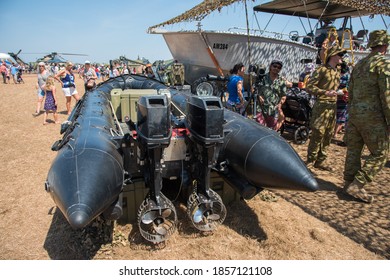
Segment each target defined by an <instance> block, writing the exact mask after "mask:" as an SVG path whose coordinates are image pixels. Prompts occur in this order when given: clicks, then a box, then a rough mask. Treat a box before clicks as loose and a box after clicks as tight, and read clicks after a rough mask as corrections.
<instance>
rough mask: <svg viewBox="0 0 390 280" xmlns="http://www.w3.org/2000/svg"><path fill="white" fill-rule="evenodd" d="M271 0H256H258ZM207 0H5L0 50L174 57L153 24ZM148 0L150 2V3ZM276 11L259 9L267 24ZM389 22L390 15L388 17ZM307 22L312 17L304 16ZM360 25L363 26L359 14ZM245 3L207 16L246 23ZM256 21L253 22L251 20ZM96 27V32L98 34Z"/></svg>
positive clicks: (278, 24) (210, 22)
mask: <svg viewBox="0 0 390 280" xmlns="http://www.w3.org/2000/svg"><path fill="white" fill-rule="evenodd" d="M267 1H268V0H262V1H256V4H259V3H262V2H263V3H264V2H267ZM201 2H202V0H150V1H148V0H126V1H125V0H104V1H103V0H66V1H53V0H34V1H31V0H0V11H1V22H2V24H1V25H0V35H1V38H2V39H1V41H0V52H17V51H18V50H19V49H22V52H21V54H20V57H21V58H22V59H24V60H25V61H26V62H31V61H35V60H36V59H37V58H39V57H42V56H43V55H41V54H27V53H43V54H47V53H51V52H58V53H61V52H62V53H80V54H87V55H88V56H87V57H82V56H64V57H65V58H66V59H70V60H72V61H74V62H80V63H81V62H83V61H84V60H86V59H88V60H90V61H92V62H99V63H106V62H108V61H109V60H110V59H115V58H118V57H119V56H121V55H125V56H126V57H128V58H131V59H136V58H137V57H138V56H139V57H145V58H147V59H149V60H150V61H151V62H153V61H155V60H157V59H170V58H171V54H170V52H169V49H168V47H167V46H166V44H165V41H164V39H163V37H162V35H157V34H147V32H146V31H147V29H148V27H150V26H153V25H155V24H158V23H161V22H163V21H166V20H168V19H170V18H172V17H174V16H176V15H179V14H181V13H183V12H184V11H186V10H189V9H190V8H192V7H194V6H196V5H197V4H199V3H201ZM146 3H147V4H146ZM252 7H253V4H252V3H251V2H250V3H248V10H249V12H248V14H249V19H250V21H251V22H255V21H252V20H253V12H252ZM270 16H271V15H269V14H264V13H257V19H258V21H259V23H260V27H262V28H264V27H265V25H266V23H267V21H268V19H269V17H270ZM288 18H289V17H283V18H279V17H274V18H273V20H272V21H271V24H270V25H269V27H268V29H270V30H273V31H283V32H284V33H289V32H290V31H291V30H296V31H298V32H299V34H302V35H303V34H304V33H305V32H304V30H303V28H302V27H301V24H300V23H299V20H297V19H296V18H295V19H294V18H292V19H288ZM384 19H385V22H386V24H387V25H389V24H390V17H385V18H384ZM303 21H304V23H305V24H306V23H307V21H305V20H303ZM355 22H356V23H357V27H356V28H355V31H357V30H359V29H362V27H361V24H360V20H359V19H356V20H355ZM245 23H246V20H245V9H244V5H243V4H233V5H231V6H229V7H225V8H223V9H222V10H221V12H220V13H219V12H213V13H211V14H210V15H209V16H208V17H206V18H205V20H203V22H202V25H203V26H202V28H203V29H207V30H213V29H219V30H227V29H228V28H229V27H233V26H234V27H245ZM364 23H365V27H366V29H368V30H374V29H385V27H384V26H385V25H384V24H383V21H382V19H381V18H380V17H376V18H375V19H374V20H371V21H370V20H368V19H365V20H364ZM196 24H197V23H196V22H190V23H181V24H176V25H173V26H168V27H165V28H166V29H168V30H181V29H184V30H189V29H196ZM251 26H252V24H251ZM95 33H97V36H95V35H94V34H95Z"/></svg>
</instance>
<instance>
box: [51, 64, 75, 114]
mask: <svg viewBox="0 0 390 280" xmlns="http://www.w3.org/2000/svg"><path fill="white" fill-rule="evenodd" d="M72 68H73V63H72V62H70V61H68V62H67V63H66V64H65V69H63V70H61V71H59V72H58V73H57V75H55V77H54V78H55V79H56V80H57V81H59V82H60V83H61V87H62V91H63V92H64V95H65V99H66V110H67V113H68V115H70V112H71V102H72V96H73V98H74V99H75V100H76V101H78V100H79V99H80V97H79V93H78V92H77V89H76V84H75V80H74V74H73V72H72Z"/></svg>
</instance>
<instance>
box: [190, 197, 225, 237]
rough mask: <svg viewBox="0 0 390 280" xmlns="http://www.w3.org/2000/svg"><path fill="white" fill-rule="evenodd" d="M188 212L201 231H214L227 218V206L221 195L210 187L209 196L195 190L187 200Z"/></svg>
mask: <svg viewBox="0 0 390 280" xmlns="http://www.w3.org/2000/svg"><path fill="white" fill-rule="evenodd" d="M187 214H188V216H189V218H190V219H191V221H192V224H193V225H194V226H195V228H197V229H198V230H201V231H212V230H214V229H216V228H217V226H218V225H220V224H222V223H223V221H224V220H225V218H226V207H225V205H224V204H223V202H222V199H221V197H220V196H219V195H218V194H217V193H216V192H215V191H213V190H212V189H209V197H208V198H206V197H205V196H204V195H203V194H198V193H196V191H194V192H193V193H192V194H191V195H190V196H189V198H188V201H187Z"/></svg>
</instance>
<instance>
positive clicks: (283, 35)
mask: <svg viewBox="0 0 390 280" xmlns="http://www.w3.org/2000/svg"><path fill="white" fill-rule="evenodd" d="M233 30H239V31H247V29H246V28H242V27H231V28H229V29H228V31H233ZM249 31H251V32H252V34H253V35H256V33H259V34H260V35H263V34H264V33H265V34H271V35H272V36H273V37H274V38H276V39H286V37H287V38H288V39H289V40H291V41H296V40H293V39H292V35H291V32H290V33H289V34H286V33H281V32H274V31H268V30H264V29H249ZM294 38H297V39H299V38H309V39H311V42H312V43H314V37H313V36H308V35H305V36H299V35H296V36H295V37H294ZM309 45H313V44H309Z"/></svg>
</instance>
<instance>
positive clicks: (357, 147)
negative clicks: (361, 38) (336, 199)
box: [344, 30, 390, 203]
mask: <svg viewBox="0 0 390 280" xmlns="http://www.w3.org/2000/svg"><path fill="white" fill-rule="evenodd" d="M389 43H390V36H389V35H388V34H387V32H386V31H385V30H376V31H373V32H371V33H370V36H369V41H368V47H370V48H371V53H370V54H369V55H368V56H367V57H365V58H364V59H362V60H360V61H359V62H358V63H357V64H356V66H355V68H354V69H353V72H352V75H351V83H350V87H349V100H348V108H349V110H348V113H349V120H348V127H347V134H346V137H347V157H346V160H345V169H344V181H345V185H344V190H345V192H346V193H348V194H349V195H351V196H353V197H355V198H357V199H359V200H362V201H364V202H367V203H371V202H372V201H373V196H371V195H369V194H367V192H366V190H365V189H364V185H365V184H367V183H370V182H372V180H373V178H374V176H375V175H376V174H377V173H378V172H379V171H380V170H381V169H382V168H383V166H384V165H385V163H386V160H387V156H388V153H389V131H390V61H389V60H387V59H386V58H385V57H384V54H385V53H386V51H387V48H388V45H389ZM364 145H366V146H367V148H368V150H369V151H370V155H369V156H368V158H367V159H366V161H365V163H364V165H363V166H361V155H362V150H363V146H364Z"/></svg>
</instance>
